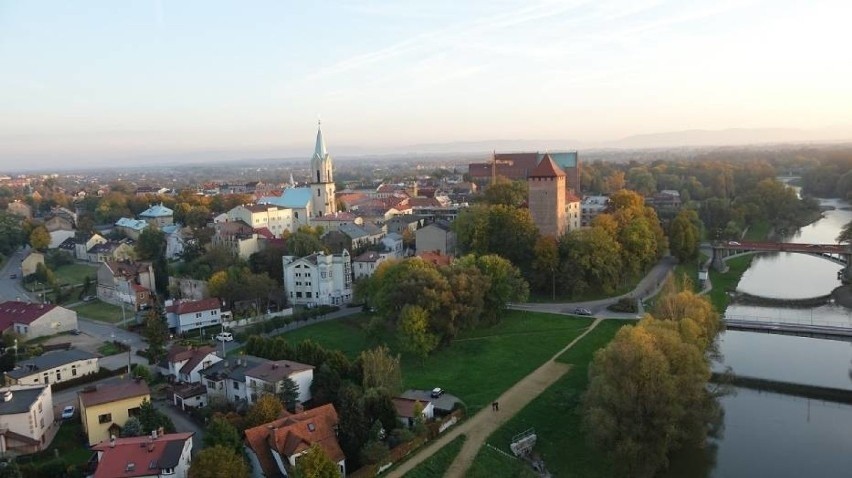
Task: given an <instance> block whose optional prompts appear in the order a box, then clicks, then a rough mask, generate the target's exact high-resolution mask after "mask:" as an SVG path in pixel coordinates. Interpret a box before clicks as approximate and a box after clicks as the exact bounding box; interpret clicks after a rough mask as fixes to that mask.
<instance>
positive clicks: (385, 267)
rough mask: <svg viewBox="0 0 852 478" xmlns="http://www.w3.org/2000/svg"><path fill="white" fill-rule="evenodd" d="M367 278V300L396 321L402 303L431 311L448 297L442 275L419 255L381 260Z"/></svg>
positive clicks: (447, 290) (381, 312)
mask: <svg viewBox="0 0 852 478" xmlns="http://www.w3.org/2000/svg"><path fill="white" fill-rule="evenodd" d="M371 282H372V286H371V293H370V303H371V304H372V305H374V306H375V307H376V308H377V309H378V310H379V313H380V314H381V315H382V316H384V317H387V318H388V319H390V320H391V321H396V319H397V318H398V317H399V314H400V312H401V310H402V308H403V307H404V306H405V305H408V304H411V305H417V306H420V307H421V308H423V309H424V310H426V311H427V312H430V313H432V312H436V311H438V310H439V309H440V308H441V307H442V306H444V304H446V303H447V302H448V301H449V300H451V298H452V294H451V292H450V286H449V284H448V283H447V280H446V278H444V277H443V276H442V275H441V273H440V272H438V269H437V268H436V267H435V266H434V265H433V264H431V263H429V262H426V261H424V260H422V259H420V258H419V257H414V258H411V259H405V260H402V261H385V262H384V263H382V264H381V265H380V266H379V267H378V269H377V270H376V272H375V273H374V277H373V278H372V279H371Z"/></svg>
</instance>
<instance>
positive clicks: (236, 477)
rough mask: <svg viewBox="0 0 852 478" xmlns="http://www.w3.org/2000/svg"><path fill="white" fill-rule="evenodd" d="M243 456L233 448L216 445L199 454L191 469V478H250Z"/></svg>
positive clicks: (194, 459)
mask: <svg viewBox="0 0 852 478" xmlns="http://www.w3.org/2000/svg"><path fill="white" fill-rule="evenodd" d="M248 477H249V469H248V465H246V462H245V459H243V457H242V455H240V454H238V453H237V452H236V451H234V449H233V448H229V447H224V446H221V445H216V446H214V447H212V448H205V449H203V450H201V451H200V452H198V455H196V456H195V457H194V458H193V459H192V465H191V466H190V467H189V478H248Z"/></svg>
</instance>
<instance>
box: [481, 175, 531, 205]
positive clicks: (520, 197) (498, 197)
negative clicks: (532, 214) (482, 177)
mask: <svg viewBox="0 0 852 478" xmlns="http://www.w3.org/2000/svg"><path fill="white" fill-rule="evenodd" d="M528 194H529V192H528V187H527V182H526V181H509V180H506V179H503V178H501V179H500V180H498V181H497V184H493V185H491V186H488V187H487V188H486V189H485V192H484V193H483V195H482V200H483V201H484V202H486V203H488V204H490V205H492V206H497V205H502V206H511V207H519V206H520V205H522V204H523V203H525V202H526V200H527V195H528Z"/></svg>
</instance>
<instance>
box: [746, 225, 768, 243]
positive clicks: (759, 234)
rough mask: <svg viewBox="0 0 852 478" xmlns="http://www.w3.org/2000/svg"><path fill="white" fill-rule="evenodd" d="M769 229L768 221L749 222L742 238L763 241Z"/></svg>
mask: <svg viewBox="0 0 852 478" xmlns="http://www.w3.org/2000/svg"><path fill="white" fill-rule="evenodd" d="M770 229H771V227H769V223H768V222H766V221H758V222H755V223H754V224H749V226H748V231H746V233H745V235H744V236H743V239H744V240H746V241H765V240H766V238H767V236H769V231H770Z"/></svg>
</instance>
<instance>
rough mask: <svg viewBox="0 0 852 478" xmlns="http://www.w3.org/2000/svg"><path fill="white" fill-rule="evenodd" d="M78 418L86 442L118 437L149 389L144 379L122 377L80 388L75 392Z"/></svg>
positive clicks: (148, 394) (145, 399) (143, 400)
mask: <svg viewBox="0 0 852 478" xmlns="http://www.w3.org/2000/svg"><path fill="white" fill-rule="evenodd" d="M77 397H78V402H79V408H80V420H81V421H82V422H83V430H84V431H85V432H86V436H87V437H88V440H89V445H95V444H97V443H100V442H106V441H109V439H110V437H113V436H116V437H117V436H119V435H120V434H121V429H122V428H123V427H124V424H125V423H127V419H128V418H130V417H131V416H136V415H138V414H139V411H140V407H142V403H144V402H145V401H149V402H150V401H151V392H150V390H149V389H148V384H147V383H145V381H144V380H133V379H130V378H126V379H123V380H120V381H117V382H111V383H106V384H100V385H98V386H91V387H87V388H84V389H83V390H81V391H80V392H78V394H77Z"/></svg>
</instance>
